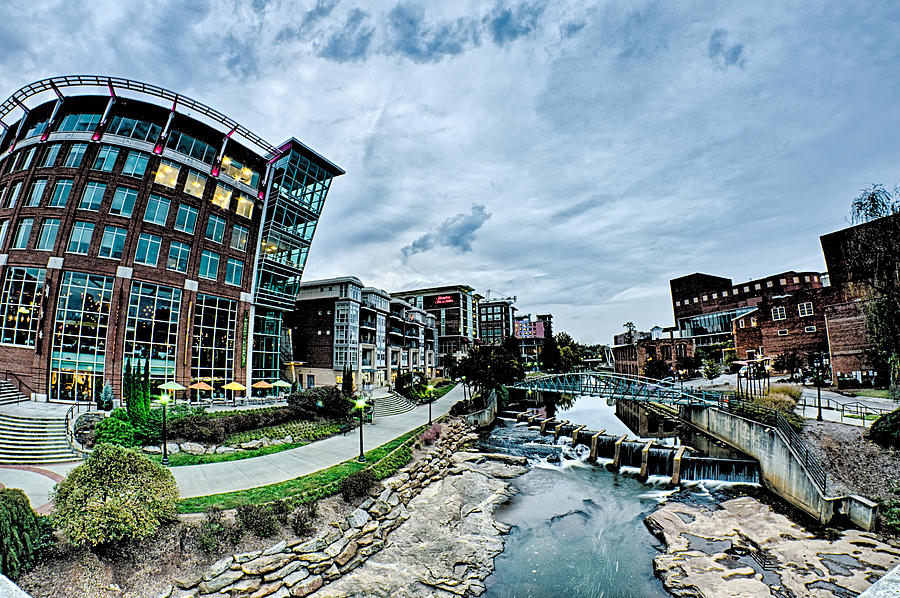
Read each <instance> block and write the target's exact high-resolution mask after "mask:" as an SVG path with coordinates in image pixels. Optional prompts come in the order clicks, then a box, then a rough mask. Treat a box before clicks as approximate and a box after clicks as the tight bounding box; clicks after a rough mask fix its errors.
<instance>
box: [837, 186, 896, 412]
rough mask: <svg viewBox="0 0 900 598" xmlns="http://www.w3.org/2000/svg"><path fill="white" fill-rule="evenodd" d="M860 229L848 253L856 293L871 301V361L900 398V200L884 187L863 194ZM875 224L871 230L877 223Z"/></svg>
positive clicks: (854, 212)
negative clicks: (883, 373)
mask: <svg viewBox="0 0 900 598" xmlns="http://www.w3.org/2000/svg"><path fill="white" fill-rule="evenodd" d="M850 213H851V219H852V221H853V223H854V224H860V225H863V226H859V227H857V228H856V229H855V230H854V232H853V235H852V237H851V240H850V242H849V243H848V246H847V247H846V253H847V260H848V264H849V267H850V278H851V280H852V286H853V290H854V292H856V293H857V294H859V295H860V296H861V297H863V298H865V299H867V300H868V301H867V302H866V308H865V314H866V331H867V333H868V335H869V338H870V340H871V341H872V344H873V349H872V352H871V353H872V355H871V356H872V358H873V362H874V365H875V366H876V368H877V369H878V370H879V371H880V372H885V373H886V374H887V376H888V379H889V383H890V385H891V389H892V391H893V392H894V394H895V395H897V396H900V197H898V190H897V189H895V190H894V192H893V193H891V192H889V191H887V190H886V189H885V188H884V187H883V186H882V185H872V186H870V187H867V188H865V189H863V190H862V191H861V192H860V194H859V196H857V197H856V198H854V199H853V201H852V203H851V207H850ZM876 220H877V221H878V223H877V224H873V223H874V222H875V221H876Z"/></svg>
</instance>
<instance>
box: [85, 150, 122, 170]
mask: <svg viewBox="0 0 900 598" xmlns="http://www.w3.org/2000/svg"><path fill="white" fill-rule="evenodd" d="M118 156H119V148H117V147H113V146H111V145H104V146H103V147H101V148H100V151H98V152H97V157H96V158H94V165H93V166H92V167H91V168H93V169H94V170H99V171H101V172H112V170H113V167H114V166H115V165H116V158H117V157H118Z"/></svg>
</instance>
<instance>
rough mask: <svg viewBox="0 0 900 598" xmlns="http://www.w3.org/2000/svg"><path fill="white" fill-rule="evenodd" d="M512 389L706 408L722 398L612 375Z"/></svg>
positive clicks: (569, 377)
mask: <svg viewBox="0 0 900 598" xmlns="http://www.w3.org/2000/svg"><path fill="white" fill-rule="evenodd" d="M512 388H518V389H522V390H537V391H542V392H560V393H571V394H580V395H591V396H603V397H613V398H623V399H633V400H647V401H658V402H661V403H673V404H682V405H684V404H688V405H706V406H714V405H716V404H718V402H719V401H720V400H721V397H722V396H723V393H719V392H713V391H707V390H698V389H694V388H690V387H688V388H684V387H683V386H682V385H681V384H679V383H678V382H675V381H673V380H654V379H652V378H643V377H641V376H630V375H627V374H614V373H610V372H578V373H567V374H546V375H542V376H536V377H530V378H528V379H526V380H524V381H522V382H518V383H516V384H514V385H512Z"/></svg>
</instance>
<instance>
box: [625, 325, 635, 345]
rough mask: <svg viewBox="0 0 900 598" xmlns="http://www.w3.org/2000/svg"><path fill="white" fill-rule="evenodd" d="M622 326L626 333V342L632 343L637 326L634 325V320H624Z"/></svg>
mask: <svg viewBox="0 0 900 598" xmlns="http://www.w3.org/2000/svg"><path fill="white" fill-rule="evenodd" d="M622 328H624V329H625V332H627V333H628V344H632V343H634V333H635V332H636V331H637V326H635V325H634V322H625V323H624V324H622Z"/></svg>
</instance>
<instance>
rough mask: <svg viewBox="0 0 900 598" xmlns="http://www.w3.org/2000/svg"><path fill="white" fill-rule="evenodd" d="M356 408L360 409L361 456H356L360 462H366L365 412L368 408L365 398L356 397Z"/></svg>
mask: <svg viewBox="0 0 900 598" xmlns="http://www.w3.org/2000/svg"><path fill="white" fill-rule="evenodd" d="M353 404H354V406H355V407H356V409H357V410H358V411H359V457H357V458H356V460H357V461H359V462H360V463H365V462H366V455H365V454H364V452H363V414H364V413H365V410H366V401H365V399H359V398H358V399H356V400H355V401H354V402H353Z"/></svg>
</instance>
